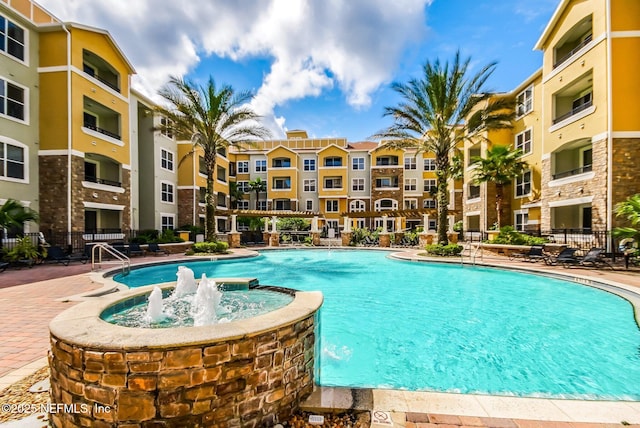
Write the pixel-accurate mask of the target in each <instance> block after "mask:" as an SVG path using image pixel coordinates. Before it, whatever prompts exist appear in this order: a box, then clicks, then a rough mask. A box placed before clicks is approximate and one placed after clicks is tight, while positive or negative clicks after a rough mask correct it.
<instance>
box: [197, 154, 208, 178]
mask: <svg viewBox="0 0 640 428" xmlns="http://www.w3.org/2000/svg"><path fill="white" fill-rule="evenodd" d="M198 172H200V174H202V175H207V164H206V163H205V161H204V157H202V156H199V157H198Z"/></svg>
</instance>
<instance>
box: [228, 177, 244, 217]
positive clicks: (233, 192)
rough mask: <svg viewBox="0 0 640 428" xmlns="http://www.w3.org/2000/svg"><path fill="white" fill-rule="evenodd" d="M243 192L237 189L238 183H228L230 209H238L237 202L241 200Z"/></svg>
mask: <svg viewBox="0 0 640 428" xmlns="http://www.w3.org/2000/svg"><path fill="white" fill-rule="evenodd" d="M243 196H244V192H243V191H242V189H240V188H239V187H238V183H237V182H235V181H231V182H229V199H230V200H231V208H232V209H234V210H235V209H237V208H238V201H239V200H241V199H242V197H243Z"/></svg>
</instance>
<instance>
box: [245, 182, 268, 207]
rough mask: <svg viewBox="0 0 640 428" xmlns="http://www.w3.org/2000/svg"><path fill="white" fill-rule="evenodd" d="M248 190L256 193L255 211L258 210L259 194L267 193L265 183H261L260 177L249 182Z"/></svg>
mask: <svg viewBox="0 0 640 428" xmlns="http://www.w3.org/2000/svg"><path fill="white" fill-rule="evenodd" d="M249 189H251V191H252V192H256V209H258V202H259V201H260V193H262V192H266V191H267V183H266V182H265V181H262V179H261V178H260V177H257V178H256V179H255V180H252V181H250V182H249Z"/></svg>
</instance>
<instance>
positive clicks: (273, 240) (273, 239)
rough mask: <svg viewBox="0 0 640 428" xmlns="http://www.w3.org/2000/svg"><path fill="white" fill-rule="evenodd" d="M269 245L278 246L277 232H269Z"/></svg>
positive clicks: (278, 235)
mask: <svg viewBox="0 0 640 428" xmlns="http://www.w3.org/2000/svg"><path fill="white" fill-rule="evenodd" d="M269 246H270V247H279V246H280V234H279V233H278V232H271V234H269Z"/></svg>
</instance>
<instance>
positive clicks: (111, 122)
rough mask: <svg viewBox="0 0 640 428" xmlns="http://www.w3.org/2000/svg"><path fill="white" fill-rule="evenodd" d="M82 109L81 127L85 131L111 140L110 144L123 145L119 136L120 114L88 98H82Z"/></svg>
mask: <svg viewBox="0 0 640 428" xmlns="http://www.w3.org/2000/svg"><path fill="white" fill-rule="evenodd" d="M83 107H84V111H83V123H82V127H83V128H84V129H85V131H87V130H88V131H93V133H97V134H99V135H100V136H101V137H102V136H105V137H107V138H106V139H107V140H108V141H109V140H111V141H110V142H113V143H114V144H116V145H119V146H121V145H123V143H122V137H121V136H120V113H118V112H116V111H114V110H111V109H110V108H109V107H106V106H104V105H102V104H100V103H98V102H96V101H94V100H92V99H91V98H88V97H84V103H83ZM87 133H89V134H91V133H92V132H87Z"/></svg>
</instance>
